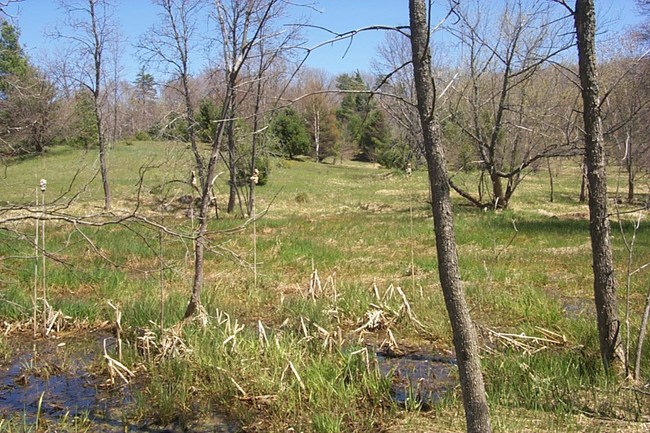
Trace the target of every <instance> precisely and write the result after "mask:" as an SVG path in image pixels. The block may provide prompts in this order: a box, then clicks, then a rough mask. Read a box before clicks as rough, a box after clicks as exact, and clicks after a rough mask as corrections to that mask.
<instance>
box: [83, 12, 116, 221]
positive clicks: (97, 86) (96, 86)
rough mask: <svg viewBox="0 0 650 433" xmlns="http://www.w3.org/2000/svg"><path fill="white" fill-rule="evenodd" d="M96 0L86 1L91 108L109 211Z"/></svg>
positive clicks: (101, 47)
mask: <svg viewBox="0 0 650 433" xmlns="http://www.w3.org/2000/svg"><path fill="white" fill-rule="evenodd" d="M95 3H97V0H88V11H89V13H90V20H91V25H92V37H93V42H94V45H93V61H94V70H93V72H94V83H93V89H92V93H93V106H94V111H95V113H94V114H95V125H96V127H97V138H98V141H99V171H100V172H101V175H102V187H103V188H104V210H110V209H111V188H110V184H109V182H108V162H107V160H106V156H107V155H106V154H107V153H108V149H107V148H106V137H105V135H104V130H103V126H104V125H103V124H102V114H101V107H100V105H101V85H102V67H103V66H102V55H103V54H104V45H103V35H101V34H100V32H101V29H100V28H99V27H98V25H97V24H98V23H97V15H96V13H95Z"/></svg>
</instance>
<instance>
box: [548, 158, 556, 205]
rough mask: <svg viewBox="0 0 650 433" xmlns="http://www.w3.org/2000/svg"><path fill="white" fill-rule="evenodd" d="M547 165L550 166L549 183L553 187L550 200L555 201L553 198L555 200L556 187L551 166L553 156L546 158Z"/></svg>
mask: <svg viewBox="0 0 650 433" xmlns="http://www.w3.org/2000/svg"><path fill="white" fill-rule="evenodd" d="M546 167H547V168H548V183H549V186H550V187H551V191H550V196H549V200H550V202H551V203H553V200H555V189H554V188H553V186H554V185H553V168H552V167H551V158H546Z"/></svg>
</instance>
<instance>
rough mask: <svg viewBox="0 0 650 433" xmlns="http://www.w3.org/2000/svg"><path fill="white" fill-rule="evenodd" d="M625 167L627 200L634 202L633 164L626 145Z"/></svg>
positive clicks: (629, 149)
mask: <svg viewBox="0 0 650 433" xmlns="http://www.w3.org/2000/svg"><path fill="white" fill-rule="evenodd" d="M628 140H629V138H628ZM625 168H626V169H627V202H628V203H633V202H634V165H633V163H632V149H631V147H628V149H627V158H625Z"/></svg>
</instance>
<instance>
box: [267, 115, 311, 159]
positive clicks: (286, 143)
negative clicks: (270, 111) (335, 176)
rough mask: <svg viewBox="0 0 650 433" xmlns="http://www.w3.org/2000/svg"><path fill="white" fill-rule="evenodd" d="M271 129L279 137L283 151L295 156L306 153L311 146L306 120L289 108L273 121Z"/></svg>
mask: <svg viewBox="0 0 650 433" xmlns="http://www.w3.org/2000/svg"><path fill="white" fill-rule="evenodd" d="M271 130H272V131H273V133H274V134H275V137H276V138H277V139H278V147H279V150H280V151H281V152H283V153H284V154H285V155H287V156H289V158H292V159H293V158H294V157H295V156H296V155H306V154H308V153H309V150H310V148H311V145H310V137H309V131H308V130H307V125H306V124H305V121H304V120H303V119H302V118H301V117H300V116H299V115H298V113H297V112H296V111H295V110H293V109H291V108H288V109H286V110H284V111H283V112H282V113H281V114H280V115H279V116H278V117H276V118H275V120H274V121H273V125H272V127H271Z"/></svg>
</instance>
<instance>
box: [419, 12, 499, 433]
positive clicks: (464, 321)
mask: <svg viewBox="0 0 650 433" xmlns="http://www.w3.org/2000/svg"><path fill="white" fill-rule="evenodd" d="M409 6H410V27H411V47H412V56H413V70H414V75H415V87H416V93H417V105H418V112H419V116H420V123H421V124H422V131H423V135H424V147H425V154H426V160H427V166H428V169H429V184H430V188H431V194H432V200H431V208H432V211H433V217H434V230H435V234H436V248H437V253H438V269H439V275H440V284H441V286H442V290H443V295H444V298H445V305H446V307H447V312H448V314H449V319H450V322H451V327H452V332H453V338H454V347H455V349H456V358H457V361H458V371H459V375H460V384H461V389H462V393H463V404H464V407H465V419H466V421H467V431H468V432H471V433H479V432H480V433H487V432H490V431H491V427H490V417H489V409H488V404H487V399H486V395H485V385H484V383H483V375H482V373H481V360H480V357H479V348H478V338H477V335H476V330H475V328H474V324H473V323H472V320H471V318H470V315H469V308H468V306H467V302H466V301H465V295H464V292H463V288H462V285H461V281H460V271H459V268H458V254H457V251H456V241H455V236H454V224H453V215H452V209H451V199H450V196H449V183H448V181H447V179H448V176H447V168H446V164H445V156H444V153H443V149H442V144H441V135H440V127H439V125H438V123H437V121H436V118H435V101H436V95H435V92H436V90H435V82H434V79H433V75H432V73H431V53H430V51H429V50H430V47H429V32H428V29H429V24H428V22H427V8H426V5H425V1H424V0H409Z"/></svg>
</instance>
